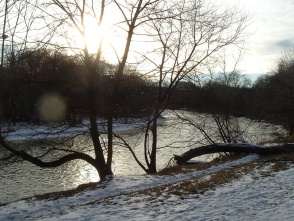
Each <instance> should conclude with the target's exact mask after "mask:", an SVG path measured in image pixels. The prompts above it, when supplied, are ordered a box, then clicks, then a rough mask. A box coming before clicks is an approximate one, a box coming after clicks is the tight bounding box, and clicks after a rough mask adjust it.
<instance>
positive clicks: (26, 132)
mask: <svg viewBox="0 0 294 221" xmlns="http://www.w3.org/2000/svg"><path fill="white" fill-rule="evenodd" d="M97 122H99V123H98V127H99V130H100V132H102V133H103V132H104V133H105V132H106V128H107V122H106V120H105V119H98V120H97ZM145 123H146V120H144V119H143V120H142V119H128V120H124V119H118V120H116V121H115V122H114V123H113V130H114V131H115V132H120V131H129V130H134V129H138V128H141V127H142V126H143V125H144V124H145ZM89 127H90V122H89V119H84V120H83V122H82V123H81V124H79V125H77V126H69V125H67V124H62V123H60V124H40V125H36V124H34V125H29V124H27V123H16V124H15V125H11V124H5V125H3V130H4V133H3V134H4V136H5V139H6V140H8V141H23V140H27V139H30V140H33V139H44V138H64V137H71V136H75V135H79V134H86V133H89Z"/></svg>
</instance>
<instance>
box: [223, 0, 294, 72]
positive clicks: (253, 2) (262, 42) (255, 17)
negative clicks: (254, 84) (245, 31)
mask: <svg viewBox="0 0 294 221" xmlns="http://www.w3.org/2000/svg"><path fill="white" fill-rule="evenodd" d="M227 1H230V2H233V3H235V4H237V5H239V7H241V9H242V10H244V11H246V12H248V13H249V14H250V15H251V24H250V27H249V29H250V32H251V33H252V34H251V36H250V37H249V39H248V41H247V44H246V48H247V49H248V50H247V52H246V54H245V55H244V57H243V59H242V61H241V63H240V65H239V69H240V70H241V71H242V73H244V74H245V73H248V74H265V73H268V72H271V71H272V70H273V69H274V68H275V66H276V62H277V60H278V59H279V57H281V55H282V53H283V52H284V51H285V50H286V49H290V48H293V47H294V0H227Z"/></svg>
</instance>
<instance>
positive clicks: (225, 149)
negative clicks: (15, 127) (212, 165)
mask: <svg viewBox="0 0 294 221" xmlns="http://www.w3.org/2000/svg"><path fill="white" fill-rule="evenodd" d="M288 152H294V144H283V145H274V146H259V145H254V144H249V143H223V144H211V145H207V146H201V147H196V148H193V149H190V150H188V151H187V152H185V153H183V154H182V155H180V156H179V155H174V159H175V161H176V162H177V164H184V163H186V162H187V161H188V160H190V159H192V158H194V157H199V156H202V155H206V154H212V153H255V154H259V155H270V154H281V153H288Z"/></svg>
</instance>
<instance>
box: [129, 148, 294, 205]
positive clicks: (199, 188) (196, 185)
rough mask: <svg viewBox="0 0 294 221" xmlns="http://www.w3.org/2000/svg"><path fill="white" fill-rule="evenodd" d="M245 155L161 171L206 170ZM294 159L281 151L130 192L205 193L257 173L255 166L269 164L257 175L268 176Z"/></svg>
mask: <svg viewBox="0 0 294 221" xmlns="http://www.w3.org/2000/svg"><path fill="white" fill-rule="evenodd" d="M238 157H241V155H235V156H232V157H222V158H220V159H217V160H214V161H212V162H210V163H196V164H190V165H181V166H175V167H173V168H169V169H165V170H163V171H161V172H160V173H161V174H166V173H168V174H175V173H182V172H191V171H192V170H195V169H196V170H203V169H207V168H209V167H211V166H215V165H219V164H222V163H225V162H228V161H232V160H236V158H238ZM293 162H294V154H293V153H292V154H281V155H272V156H266V157H262V158H260V159H259V160H256V161H252V162H249V163H246V164H242V165H238V166H235V167H233V168H229V169H224V170H221V171H217V172H215V173H212V174H210V175H202V176H197V177H194V178H190V179H187V180H184V181H181V182H178V183H173V184H166V185H161V186H156V187H153V188H149V189H145V190H141V191H136V192H134V193H131V194H129V195H130V196H137V195H140V194H143V195H148V196H150V197H149V199H150V200H154V199H155V198H158V197H164V198H168V197H169V196H171V195H178V196H181V197H182V198H185V195H190V194H203V193H204V192H206V191H208V190H214V189H215V188H217V187H218V186H221V185H224V184H226V183H229V182H232V181H234V180H237V179H240V178H241V177H242V176H243V175H246V174H251V175H252V176H254V171H255V169H260V168H263V167H264V168H267V169H266V170H263V172H262V174H260V176H256V177H255V178H256V179H259V178H260V177H264V176H271V175H272V174H273V173H275V172H278V171H281V170H286V169H287V168H289V166H290V164H291V163H293Z"/></svg>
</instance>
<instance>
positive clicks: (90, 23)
mask: <svg viewBox="0 0 294 221" xmlns="http://www.w3.org/2000/svg"><path fill="white" fill-rule="evenodd" d="M85 32H86V36H85V38H86V39H85V40H86V46H87V48H88V51H89V52H90V53H92V54H94V53H96V52H97V50H98V47H99V43H100V41H101V40H103V45H102V55H103V56H104V58H105V59H106V60H108V61H109V60H110V61H109V62H112V63H116V62H117V57H116V56H117V55H119V54H121V53H122V51H123V44H121V43H122V41H121V39H120V38H119V37H118V36H117V34H116V32H115V26H114V24H113V21H111V20H110V19H104V20H103V22H102V23H101V25H100V26H99V25H98V23H97V20H96V19H94V18H93V17H86V18H85ZM115 60H116V61H115Z"/></svg>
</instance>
